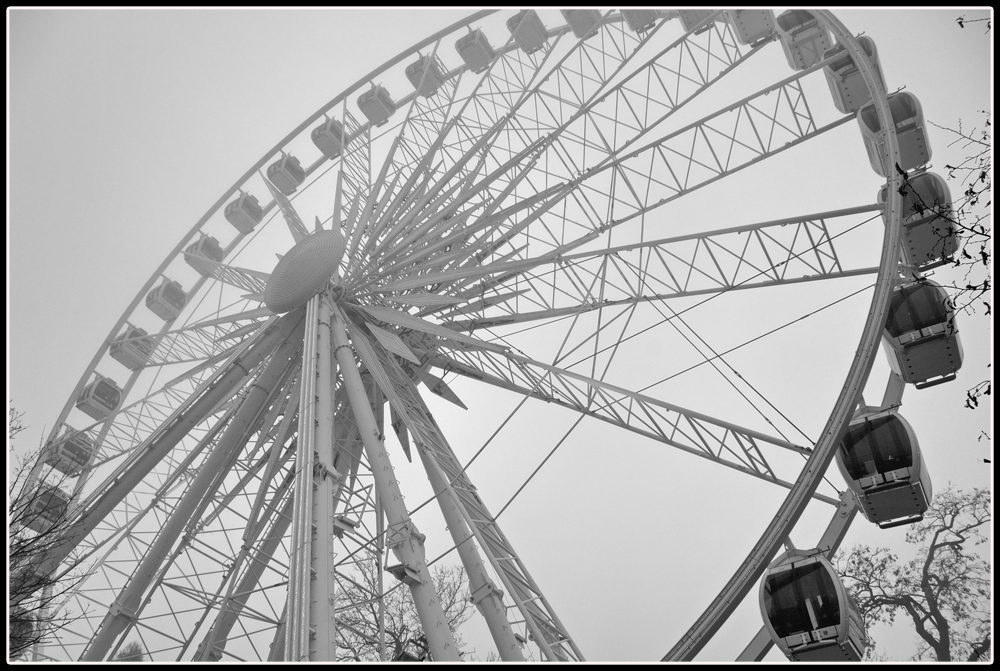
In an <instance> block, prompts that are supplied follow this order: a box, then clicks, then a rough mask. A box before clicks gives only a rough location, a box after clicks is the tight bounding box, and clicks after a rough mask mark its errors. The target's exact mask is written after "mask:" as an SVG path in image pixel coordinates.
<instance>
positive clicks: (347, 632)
mask: <svg viewBox="0 0 1000 671" xmlns="http://www.w3.org/2000/svg"><path fill="white" fill-rule="evenodd" d="M357 567H358V572H357V574H353V575H352V578H353V581H348V580H341V581H340V582H339V583H338V586H337V601H338V608H339V609H341V610H340V613H339V614H338V616H337V638H338V641H337V648H338V650H337V654H338V660H339V661H358V662H371V661H376V662H377V661H379V660H380V659H385V660H395V661H424V660H429V659H430V654H429V650H428V646H427V640H426V638H424V632H423V628H422V627H421V625H420V619H419V618H418V617H417V610H416V607H415V606H414V605H413V596H412V595H411V593H410V590H409V589H407V587H406V586H405V585H403V584H402V583H397V584H395V585H391V584H390V585H388V587H390V588H391V589H386V590H385V596H384V599H383V603H384V611H383V621H384V629H385V636H384V641H385V649H384V657H382V656H380V655H379V624H378V622H379V616H378V613H379V611H378V608H379V606H378V603H377V602H375V601H372V600H370V599H371V594H373V593H377V592H378V578H379V575H378V574H379V570H380V567H379V563H378V561H377V559H376V558H375V557H374V556H371V557H369V558H365V559H362V560H360V561H358V563H357ZM431 575H432V578H433V580H434V586H435V587H436V588H437V593H438V596H439V597H440V598H441V606H442V608H443V609H444V614H445V616H446V617H447V618H448V625H449V626H450V627H451V630H452V632H455V642H456V644H457V645H458V646H459V648H461V647H462V641H461V638H460V637H459V635H458V633H457V631H456V630H457V629H458V627H459V625H461V624H462V623H464V622H466V621H467V620H468V619H469V618H470V617H471V616H472V609H473V605H472V603H471V602H470V601H469V589H468V580H467V579H466V576H465V569H464V568H462V567H461V566H447V565H437V566H435V567H434V569H433V571H432V574H431ZM350 604H355V606H356V607H355V608H350V607H349V605H350Z"/></svg>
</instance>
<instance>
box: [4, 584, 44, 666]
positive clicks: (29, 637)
mask: <svg viewBox="0 0 1000 671" xmlns="http://www.w3.org/2000/svg"><path fill="white" fill-rule="evenodd" d="M16 591H18V590H16V589H15V588H13V587H12V588H11V592H12V593H15V592H16ZM21 593H23V592H21ZM38 638H39V637H38V635H36V634H35V618H34V617H32V615H31V612H29V611H28V609H27V608H21V607H20V606H11V607H10V620H9V623H8V625H7V640H8V643H9V646H10V647H9V648H8V651H9V652H10V657H9V661H12V662H13V661H15V660H18V659H21V658H24V657H27V656H28V653H29V652H31V649H32V648H33V647H34V643H35V641H36V640H38Z"/></svg>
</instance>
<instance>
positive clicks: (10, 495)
mask: <svg viewBox="0 0 1000 671" xmlns="http://www.w3.org/2000/svg"><path fill="white" fill-rule="evenodd" d="M23 416H24V415H23V413H19V412H17V410H16V409H15V408H14V407H13V406H12V405H11V406H8V417H7V437H8V439H9V442H8V459H10V457H11V456H12V454H11V452H12V451H13V441H14V438H15V437H16V436H17V435H18V434H20V433H22V432H23V431H25V430H26V429H27V427H26V426H25V425H24V423H23V421H22V419H23ZM40 455H41V450H36V451H34V452H31V453H29V454H27V455H26V456H24V457H21V458H20V459H15V460H14V461H15V463H16V465H15V468H14V474H13V477H11V478H10V479H9V480H8V482H7V523H8V527H7V540H8V544H7V576H8V585H9V593H8V595H9V598H8V616H9V625H8V629H7V632H8V637H7V640H8V651H7V652H8V659H10V660H14V659H18V658H20V657H23V656H25V655H27V653H28V652H29V651H30V650H31V649H32V648H33V647H35V645H37V644H39V643H44V642H46V641H47V640H48V638H49V637H50V636H51V634H52V633H53V632H54V631H56V630H57V629H60V628H62V627H64V626H66V625H67V624H69V623H70V622H71V621H72V620H73V619H74V615H73V614H71V613H69V612H68V611H66V610H65V609H64V608H62V606H63V601H64V600H65V598H66V597H67V596H68V595H69V593H70V591H71V590H72V589H73V588H74V587H75V586H76V585H77V584H78V583H79V582H80V580H82V578H83V575H82V574H81V572H80V571H79V570H78V562H77V561H76V560H75V559H74V558H73V557H70V558H69V559H68V560H67V561H66V562H64V563H63V565H62V566H61V567H60V569H59V571H58V572H57V573H55V574H51V575H45V574H41V573H38V572H36V570H35V567H36V566H37V565H38V563H39V558H40V557H41V556H43V555H44V554H45V553H46V552H47V551H48V550H49V549H51V548H52V547H53V546H55V545H56V544H57V543H58V542H59V540H60V539H61V537H62V534H63V533H64V532H65V531H66V530H67V528H68V527H69V524H70V522H69V518H68V515H67V514H66V511H65V510H63V511H62V512H61V513H59V514H58V515H54V514H53V513H52V508H50V507H47V506H46V505H45V504H44V503H42V504H41V505H40V503H41V502H42V501H43V500H44V499H45V497H46V494H45V493H44V492H45V491H46V487H52V488H59V489H63V488H62V487H60V485H63V484H65V481H66V480H67V478H66V477H65V476H61V474H59V473H58V472H55V474H54V475H53V474H52V473H51V471H53V469H50V468H46V469H43V471H42V473H41V474H40V475H41V476H42V477H40V478H33V477H32V467H33V466H34V465H35V463H36V462H37V460H38V458H39V457H40ZM46 471H49V472H46ZM43 481H44V484H42V483H43ZM50 503H51V501H50Z"/></svg>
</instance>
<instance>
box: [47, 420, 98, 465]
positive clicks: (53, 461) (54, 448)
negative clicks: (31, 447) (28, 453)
mask: <svg viewBox="0 0 1000 671" xmlns="http://www.w3.org/2000/svg"><path fill="white" fill-rule="evenodd" d="M63 427H64V431H63V433H62V435H61V436H60V437H58V438H56V439H55V440H53V441H52V442H51V443H49V444H48V445H46V446H45V451H44V452H43V454H42V461H43V462H44V463H45V464H46V465H47V466H51V467H52V468H54V469H55V470H57V471H59V472H60V473H64V474H65V475H68V476H69V477H71V478H75V477H76V476H78V475H80V473H82V472H83V469H84V468H86V467H87V464H89V463H90V458H91V456H93V454H94V441H93V440H91V439H90V436H88V435H87V434H86V433H84V432H82V431H77V430H76V429H73V428H72V427H70V426H67V425H65V424H64V425H63Z"/></svg>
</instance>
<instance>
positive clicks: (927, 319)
mask: <svg viewBox="0 0 1000 671" xmlns="http://www.w3.org/2000/svg"><path fill="white" fill-rule="evenodd" d="M947 298H948V295H947V294H946V293H945V291H944V290H943V289H941V288H940V287H938V286H935V285H933V284H923V283H917V284H911V285H910V286H907V287H902V288H900V289H897V290H896V291H895V292H893V294H892V301H891V302H890V303H889V319H888V321H886V324H885V330H886V331H888V332H889V335H890V336H892V337H893V338H898V337H899V336H901V335H903V334H904V333H909V332H911V331H918V330H920V329H925V328H928V327H930V326H934V325H935V324H943V323H944V322H946V321H948V306H947V305H946V303H945V301H946V300H947Z"/></svg>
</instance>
